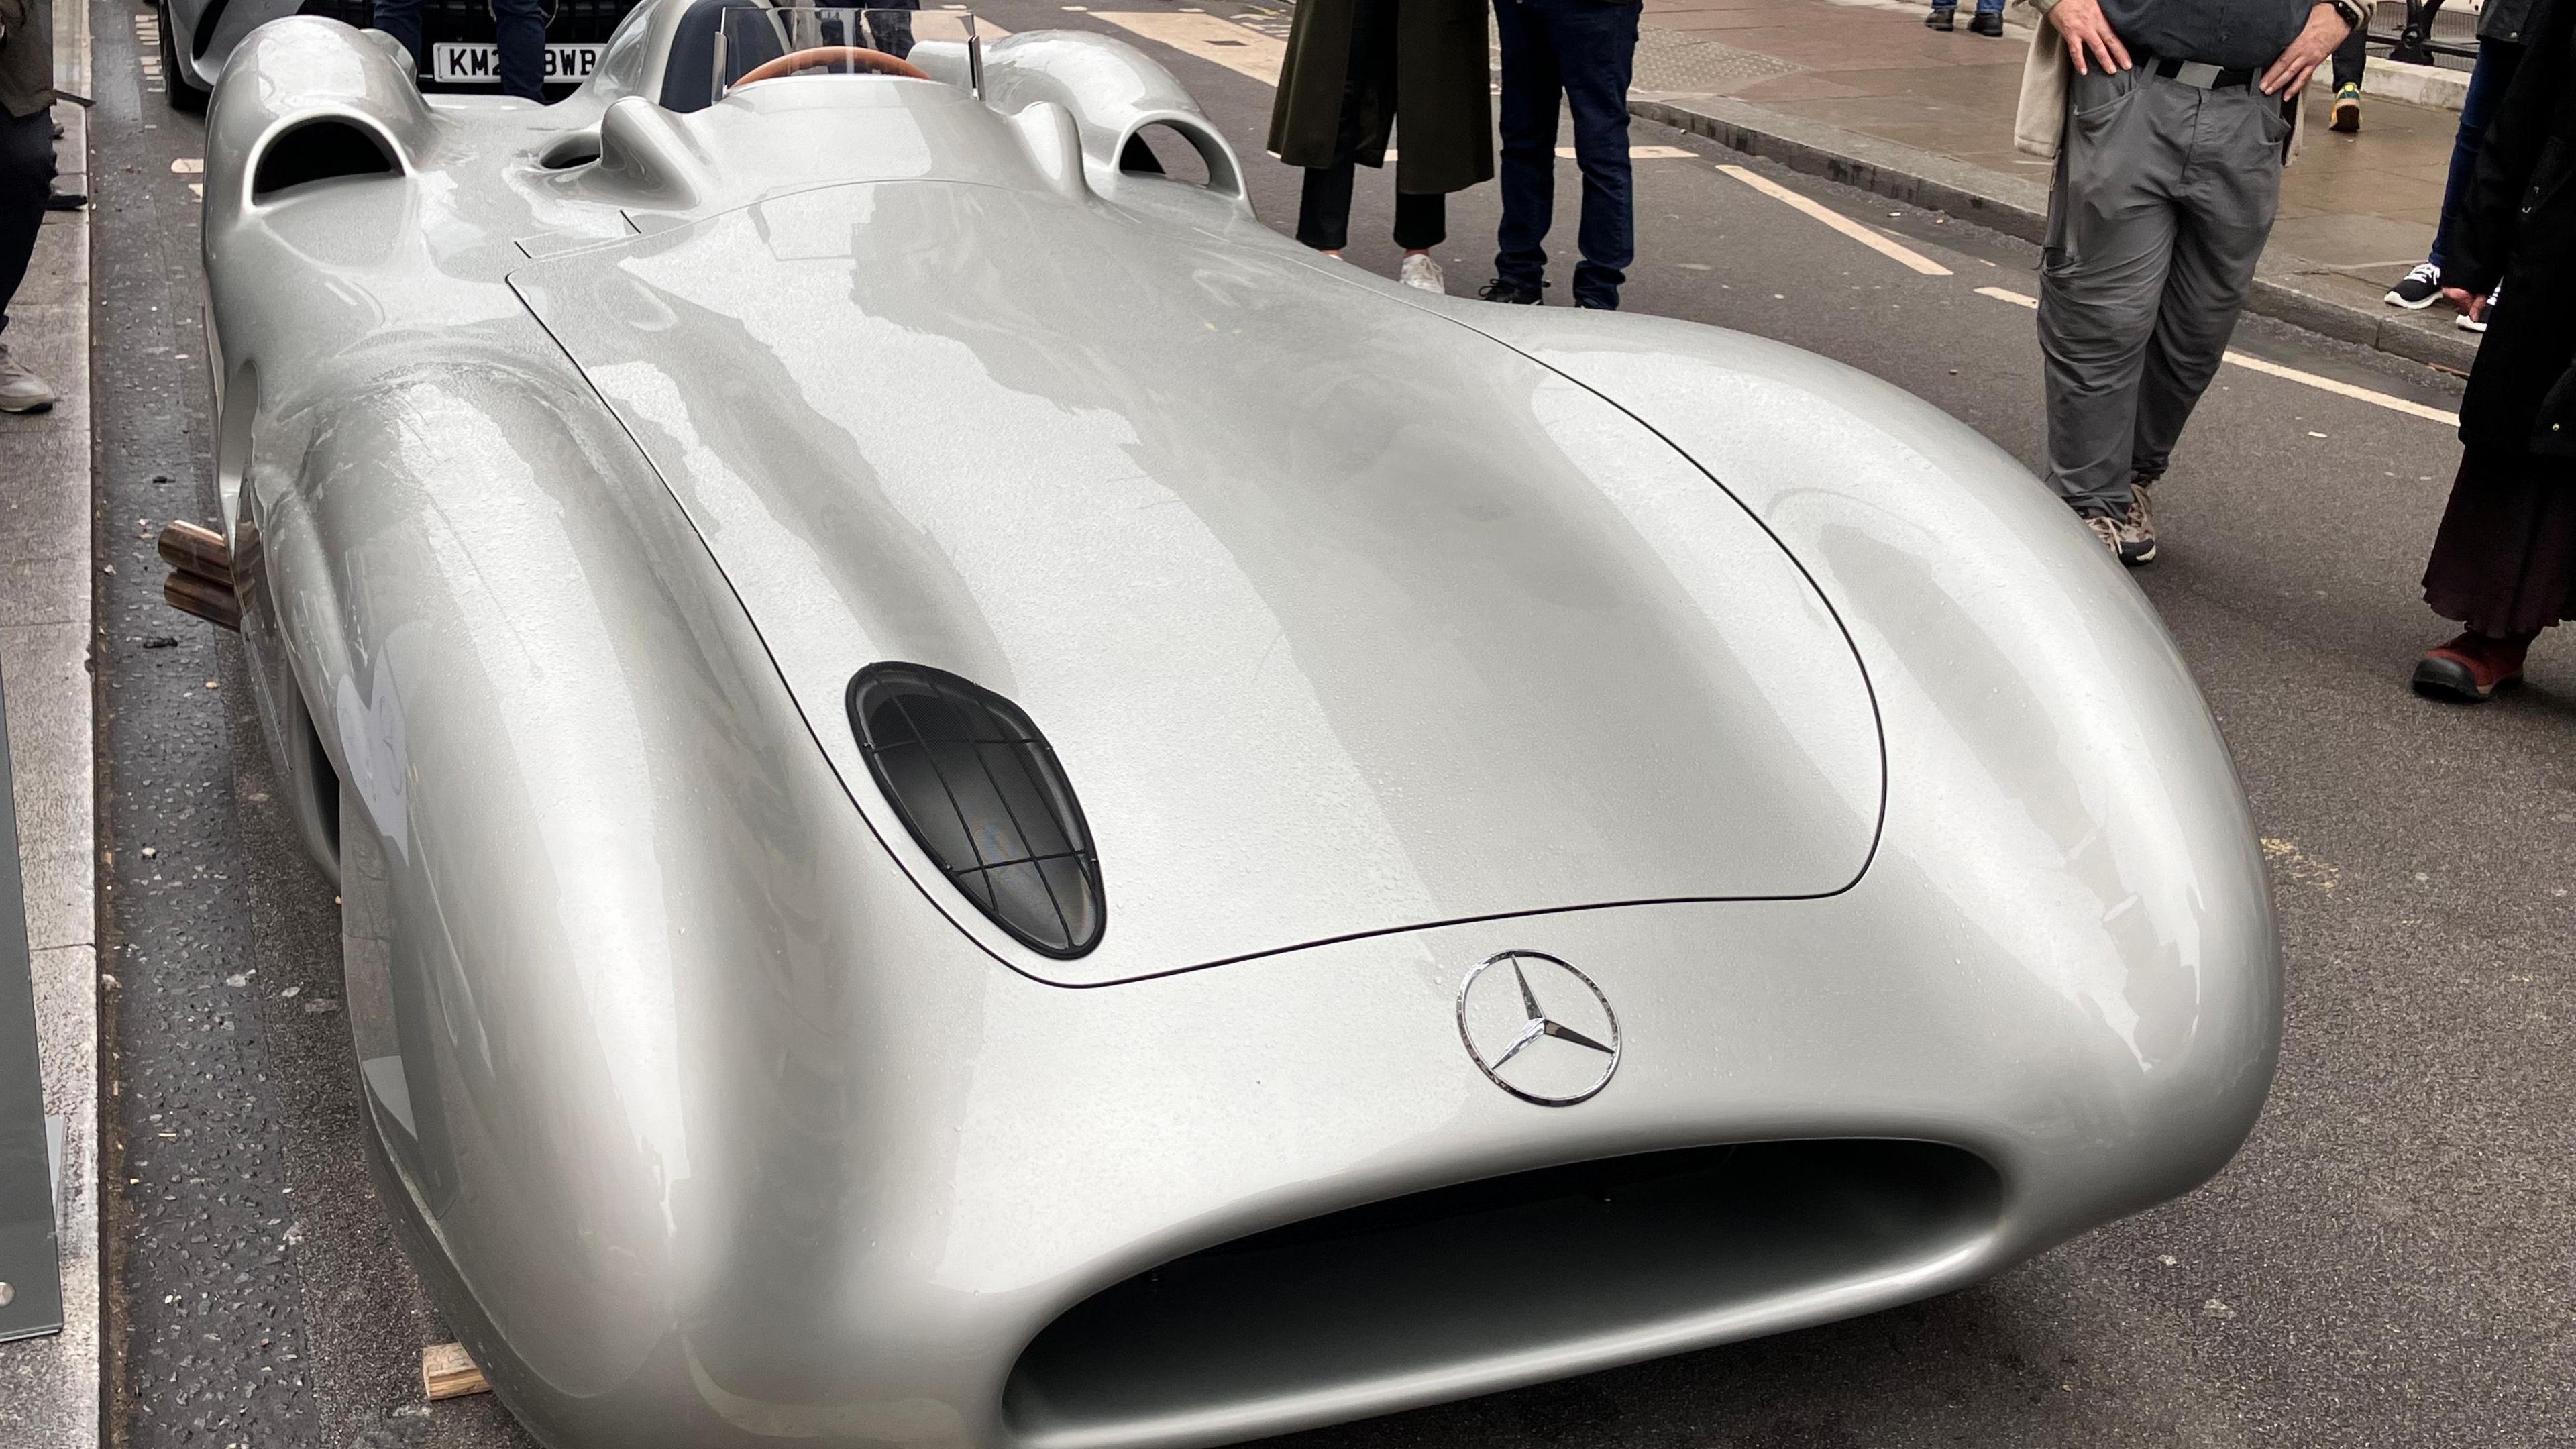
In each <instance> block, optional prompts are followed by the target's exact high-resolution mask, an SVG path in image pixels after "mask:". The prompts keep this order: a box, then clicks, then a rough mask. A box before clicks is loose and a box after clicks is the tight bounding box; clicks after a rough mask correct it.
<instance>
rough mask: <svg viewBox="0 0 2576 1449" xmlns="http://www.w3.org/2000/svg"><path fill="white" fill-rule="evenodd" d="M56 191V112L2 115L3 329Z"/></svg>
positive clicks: (0, 257)
mask: <svg viewBox="0 0 2576 1449" xmlns="http://www.w3.org/2000/svg"><path fill="white" fill-rule="evenodd" d="M53 189H54V113H53V112H52V111H41V110H40V111H38V112H36V113H35V114H34V115H32V116H12V115H10V114H8V113H7V112H5V111H0V330H5V329H6V328H7V327H8V325H9V299H10V298H12V297H15V296H17V295H18V284H19V283H20V282H23V281H25V280H26V279H27V258H29V257H31V256H33V255H35V252H36V229H37V228H38V227H41V226H43V225H44V224H45V193H47V192H49V191H51V190H53Z"/></svg>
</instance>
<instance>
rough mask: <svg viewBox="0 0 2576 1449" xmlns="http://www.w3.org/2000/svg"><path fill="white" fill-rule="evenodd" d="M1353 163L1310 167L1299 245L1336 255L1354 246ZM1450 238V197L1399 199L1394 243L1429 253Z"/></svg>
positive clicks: (1405, 195)
mask: <svg viewBox="0 0 2576 1449" xmlns="http://www.w3.org/2000/svg"><path fill="white" fill-rule="evenodd" d="M1353 171H1354V168H1353V167H1352V165H1351V163H1350V162H1348V161H1344V162H1343V163H1342V164H1341V165H1339V166H1309V167H1307V168H1306V189H1305V191H1304V192H1303V193H1301V194H1300V195H1299V196H1298V198H1297V240H1299V241H1301V242H1304V243H1305V244H1306V245H1308V246H1310V247H1313V248H1314V249H1316V250H1317V251H1324V252H1337V251H1340V250H1341V249H1342V248H1343V247H1346V246H1348V245H1350V241H1351V182H1352V179H1353ZM1448 239H1449V198H1448V197H1445V196H1442V195H1441V194H1440V193H1439V192H1436V191H1429V192H1413V191H1399V192H1397V193H1396V194H1395V244H1396V245H1397V246H1400V247H1402V248H1404V249H1405V250H1406V251H1409V252H1427V251H1429V250H1431V249H1432V248H1433V247H1436V246H1438V245H1440V244H1441V243H1442V242H1444V241H1447V240H1448Z"/></svg>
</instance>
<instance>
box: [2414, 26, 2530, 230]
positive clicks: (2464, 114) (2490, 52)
mask: <svg viewBox="0 0 2576 1449" xmlns="http://www.w3.org/2000/svg"><path fill="white" fill-rule="evenodd" d="M2521 66H2522V47H2521V46H2519V45H2509V44H2506V43H2505V42H2503V41H2497V40H2482V41H2479V42H2478V63H2477V67H2476V68H2475V69H2474V70H2471V71H2470V72H2469V93H2468V94H2467V95H2466V96H2464V97H2462V98H2461V101H2460V130H2459V134H2458V135H2456V136H2453V137H2452V138H2451V174H2450V175H2449V176H2448V177H2446V178H2444V179H2443V182H2442V224H2441V225H2440V226H2439V227H2437V228H2436V229H2435V230H2434V232H2433V254H2432V255H2431V256H2429V257H2427V258H2425V260H2426V261H2429V262H2431V263H2432V264H2433V265H2435V266H2437V267H2438V266H2440V265H2441V264H2442V254H2443V253H2444V252H2446V251H2449V250H2450V247H2451V228H2452V227H2454V226H2457V225H2458V224H2459V220H2460V208H2461V207H2462V206H2464V205H2466V204H2467V203H2468V199H2469V183H2470V182H2472V181H2475V180H2477V177H2478V148H2479V147H2480V146H2482V145H2484V144H2485V143H2486V139H2487V125H2488V123H2489V122H2491V121H2493V120H2494V119H2495V113H2496V111H2497V109H2498V108H2499V107H2501V106H2503V104H2504V93H2505V92H2506V91H2509V90H2511V89H2513V73H2514V72H2515V71H2516V70H2518V69H2520V68H2521Z"/></svg>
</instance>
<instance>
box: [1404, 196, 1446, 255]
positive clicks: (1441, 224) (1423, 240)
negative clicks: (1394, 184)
mask: <svg viewBox="0 0 2576 1449" xmlns="http://www.w3.org/2000/svg"><path fill="white" fill-rule="evenodd" d="M1448 239H1449V198H1447V197H1445V196H1443V195H1441V194H1440V193H1439V192H1436V191H1428V192H1412V191H1399V192H1397V193H1396V194H1395V244H1396V245H1397V246H1400V247H1402V248H1404V249H1405V250H1406V251H1409V252H1427V251H1429V250H1431V249H1432V248H1433V247H1436V246H1438V245H1440V244H1441V243H1442V242H1444V241H1447V240H1448Z"/></svg>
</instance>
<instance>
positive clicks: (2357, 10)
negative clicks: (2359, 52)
mask: <svg viewBox="0 0 2576 1449" xmlns="http://www.w3.org/2000/svg"><path fill="white" fill-rule="evenodd" d="M2330 3H2331V4H2333V6H2334V8H2335V9H2336V10H2338V11H2340V12H2342V14H2343V23H2344V24H2345V25H2348V26H2350V27H2351V28H2352V29H2354V30H2359V29H2361V28H2363V27H2364V26H2366V25H2368V24H2370V11H2369V10H2368V9H2367V8H2365V7H2364V6H2363V5H2362V4H2361V3H2360V0H2330Z"/></svg>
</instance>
